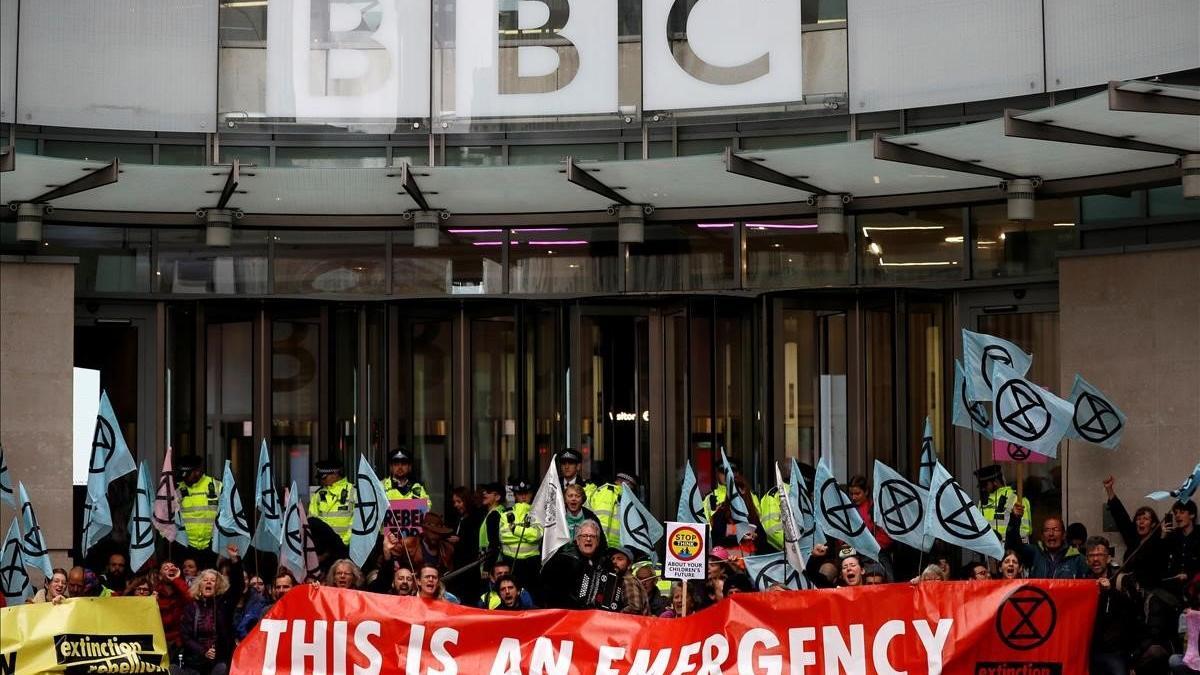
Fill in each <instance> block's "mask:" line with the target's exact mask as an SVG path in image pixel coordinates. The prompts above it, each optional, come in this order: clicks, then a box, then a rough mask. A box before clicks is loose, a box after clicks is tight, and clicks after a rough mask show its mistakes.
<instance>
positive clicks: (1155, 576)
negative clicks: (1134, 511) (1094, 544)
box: [1108, 497, 1167, 589]
mask: <svg viewBox="0 0 1200 675" xmlns="http://www.w3.org/2000/svg"><path fill="white" fill-rule="evenodd" d="M1108 512H1109V513H1110V514H1112V517H1113V521H1114V522H1115V523H1116V525H1117V531H1118V532H1120V533H1121V540H1122V541H1124V542H1125V555H1124V557H1123V558H1122V562H1123V563H1125V571H1127V572H1129V573H1130V574H1133V576H1134V578H1135V579H1137V582H1138V584H1139V585H1141V587H1142V588H1143V589H1151V588H1157V587H1158V586H1159V585H1160V584H1162V580H1163V578H1164V577H1166V576H1167V550H1166V542H1165V540H1164V539H1163V538H1162V537H1161V536H1159V533H1158V532H1157V531H1155V532H1151V533H1150V536H1148V537H1146V539H1145V540H1144V541H1143V540H1142V539H1141V537H1139V536H1138V533H1137V527H1136V526H1135V525H1134V524H1133V520H1132V519H1131V518H1130V517H1129V512H1128V511H1127V510H1125V505H1124V504H1122V503H1121V500H1120V499H1118V498H1117V497H1113V498H1112V499H1110V500H1108Z"/></svg>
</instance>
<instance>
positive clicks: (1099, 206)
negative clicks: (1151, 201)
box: [1079, 190, 1145, 223]
mask: <svg viewBox="0 0 1200 675" xmlns="http://www.w3.org/2000/svg"><path fill="white" fill-rule="evenodd" d="M1144 195H1145V192H1144V191H1142V190H1135V191H1134V192H1133V193H1132V194H1130V195H1129V196H1128V197H1122V196H1119V195H1084V196H1083V197H1081V198H1080V200H1079V212H1080V218H1081V219H1082V220H1083V221H1084V222H1085V223H1095V222H1099V221H1102V220H1130V219H1133V218H1141V217H1142V208H1143V207H1142V200H1143V196H1144Z"/></svg>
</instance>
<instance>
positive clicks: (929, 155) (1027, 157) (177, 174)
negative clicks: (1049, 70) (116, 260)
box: [0, 81, 1200, 229]
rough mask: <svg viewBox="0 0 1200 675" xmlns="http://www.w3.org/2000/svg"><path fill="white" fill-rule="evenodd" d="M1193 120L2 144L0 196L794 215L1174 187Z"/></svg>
mask: <svg viewBox="0 0 1200 675" xmlns="http://www.w3.org/2000/svg"><path fill="white" fill-rule="evenodd" d="M1197 115H1200V90H1198V89H1196V88H1190V87H1182V86H1168V85H1160V84H1157V83H1149V82H1141V81H1134V82H1125V83H1118V82H1114V83H1110V85H1109V87H1108V89H1107V91H1104V92H1100V93H1097V94H1094V95H1091V96H1088V97H1085V98H1081V99H1078V100H1075V101H1072V102H1069V103H1064V104H1062V105H1056V106H1052V107H1049V108H1043V109H1040V110H1034V111H1029V112H1023V111H1007V112H1006V113H1005V115H1004V117H1003V118H1002V119H994V120H988V121H984V122H978V123H974V124H966V125H963V126H958V127H951V128H945V129H939V130H936V131H930V132H924V133H915V134H906V135H902V136H892V137H888V138H882V137H878V136H877V137H876V138H874V139H873V140H863V141H855V142H849V143H838V144H832V145H821V146H809V147H799V148H787V149H779V150H767V151H759V152H746V153H735V152H728V151H727V152H726V153H725V155H702V156H692V157H678V158H670V159H653V160H641V161H636V160H626V161H609V162H588V163H575V162H573V161H569V164H568V165H567V166H564V165H545V166H512V167H480V168H474V167H396V168H391V169H303V168H270V167H253V166H245V165H243V166H239V167H237V168H236V169H235V168H234V167H232V166H195V167H180V166H148V165H130V164H125V165H121V166H120V167H119V168H118V167H117V166H115V161H114V163H113V164H105V163H101V162H91V161H77V160H64V159H55V158H49V157H41V156H33V155H21V156H20V157H15V158H14V155H13V153H12V152H11V149H9V152H7V153H6V154H4V155H3V158H2V159H0V169H5V170H6V172H4V173H0V201H2V202H4V203H11V202H27V201H33V202H48V203H51V204H52V205H53V206H54V208H55V211H54V220H55V221H59V222H90V223H112V224H122V225H161V226H167V227H196V226H198V225H199V224H200V220H199V219H198V217H197V211H198V210H203V209H208V208H214V207H227V208H231V209H236V210H239V211H241V212H242V213H244V217H243V218H242V220H240V221H239V227H249V228H254V227H261V228H266V227H272V228H282V227H293V228H303V227H320V228H326V229H327V228H330V227H349V228H396V227H402V226H403V223H404V221H403V220H401V218H400V216H401V215H402V214H404V213H406V212H409V211H412V210H416V209H436V210H443V211H446V212H447V213H448V214H449V219H448V220H446V221H445V222H446V223H447V224H452V225H459V226H472V225H482V224H488V225H496V224H503V223H520V224H543V223H545V224H549V223H553V224H559V225H562V224H567V225H569V224H573V223H574V224H595V223H597V222H606V221H609V220H611V219H612V216H611V215H609V207H611V206H613V205H614V204H641V205H649V206H653V207H654V211H653V213H652V214H651V215H650V216H649V218H650V219H651V220H683V219H689V220H690V219H697V220H699V219H715V218H733V217H770V216H803V215H805V214H809V213H814V212H815V209H814V207H812V206H810V205H809V203H808V200H809V197H812V196H815V195H820V194H847V195H851V196H852V201H851V202H850V204H849V205H848V206H847V211H848V212H851V213H853V212H866V211H879V210H903V209H912V208H919V207H927V206H951V205H961V204H970V203H979V202H994V201H999V200H1002V199H1003V198H1004V192H1003V190H1002V188H1001V185H1002V183H1003V182H1004V181H1007V180H1011V179H1014V178H1035V179H1037V180H1038V181H1040V187H1039V189H1038V195H1039V196H1040V197H1051V196H1069V195H1076V194H1085V193H1089V192H1106V191H1127V190H1132V189H1138V188H1144V187H1156V186H1161V185H1170V184H1173V183H1177V182H1178V181H1179V179H1180V169H1179V166H1178V158H1179V156H1180V155H1185V154H1189V153H1198V152H1200V118H1198V117H1197ZM118 171H119V174H118ZM112 179H116V180H112ZM331 216H333V217H335V218H333V219H331ZM5 217H11V214H8V213H6V214H5Z"/></svg>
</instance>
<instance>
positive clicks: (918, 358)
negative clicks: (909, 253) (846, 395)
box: [879, 302, 954, 467]
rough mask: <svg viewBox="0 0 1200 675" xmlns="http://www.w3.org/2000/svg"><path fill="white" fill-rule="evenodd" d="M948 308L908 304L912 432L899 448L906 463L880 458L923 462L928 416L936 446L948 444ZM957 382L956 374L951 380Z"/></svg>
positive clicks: (890, 462) (886, 460) (902, 464)
mask: <svg viewBox="0 0 1200 675" xmlns="http://www.w3.org/2000/svg"><path fill="white" fill-rule="evenodd" d="M944 331H945V309H944V308H943V306H942V305H941V304H940V303H936V302H912V303H910V304H909V308H908V358H907V359H906V361H905V364H906V367H907V368H908V373H907V377H908V436H907V439H906V441H905V442H904V443H903V444H902V445H901V446H900V447H898V448H896V449H895V452H896V453H905V454H906V455H907V458H906V460H905V462H906V463H901V462H898V461H897V458H896V457H894V456H889V457H883V456H880V457H879V458H880V459H882V460H883V461H884V462H887V463H889V464H891V465H892V466H909V467H915V466H918V465H919V464H920V461H921V459H920V455H921V438H922V437H923V435H924V433H925V417H926V416H928V417H929V423H930V424H931V425H932V426H933V447H935V448H942V449H944V448H946V447H947V445H946V444H945V443H944V442H943V440H944V438H945V437H944V435H943V433H942V430H943V428H944V427H943V425H944V424H945V423H946V421H947V420H948V419H949V413H948V412H947V410H946V409H945V404H944V403H943V401H945V400H946V397H945V394H944V393H943V391H942V387H943V386H944V385H945V383H946V382H947V379H946V378H947V377H949V376H948V375H946V369H945V366H944V364H943V362H942V348H943V344H944V340H945V337H944ZM949 381H950V382H953V381H954V380H953V378H951V379H950V380H949Z"/></svg>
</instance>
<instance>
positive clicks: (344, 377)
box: [329, 305, 365, 457]
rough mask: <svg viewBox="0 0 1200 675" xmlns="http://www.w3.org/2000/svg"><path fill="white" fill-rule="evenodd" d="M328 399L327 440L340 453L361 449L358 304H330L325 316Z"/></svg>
mask: <svg viewBox="0 0 1200 675" xmlns="http://www.w3.org/2000/svg"><path fill="white" fill-rule="evenodd" d="M329 322H330V326H329V340H330V345H329V355H330V358H331V359H332V360H333V368H332V370H331V371H330V379H331V380H332V382H331V383H330V385H331V386H330V391H329V396H330V399H331V401H330V403H331V405H332V408H333V411H332V412H333V414H332V419H331V424H332V428H331V429H330V432H331V433H330V434H329V436H330V443H331V445H332V446H333V448H334V450H336V452H337V453H338V454H339V455H341V456H343V457H355V456H356V455H357V453H359V452H363V451H364V450H365V448H364V447H362V442H361V440H360V438H359V435H358V420H359V416H360V415H361V412H360V411H359V409H358V405H359V401H358V384H359V378H360V377H362V373H360V372H359V369H358V363H359V359H358V308H357V307H354V306H352V305H351V306H348V305H341V306H334V307H333V308H331V312H330V316H329Z"/></svg>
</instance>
